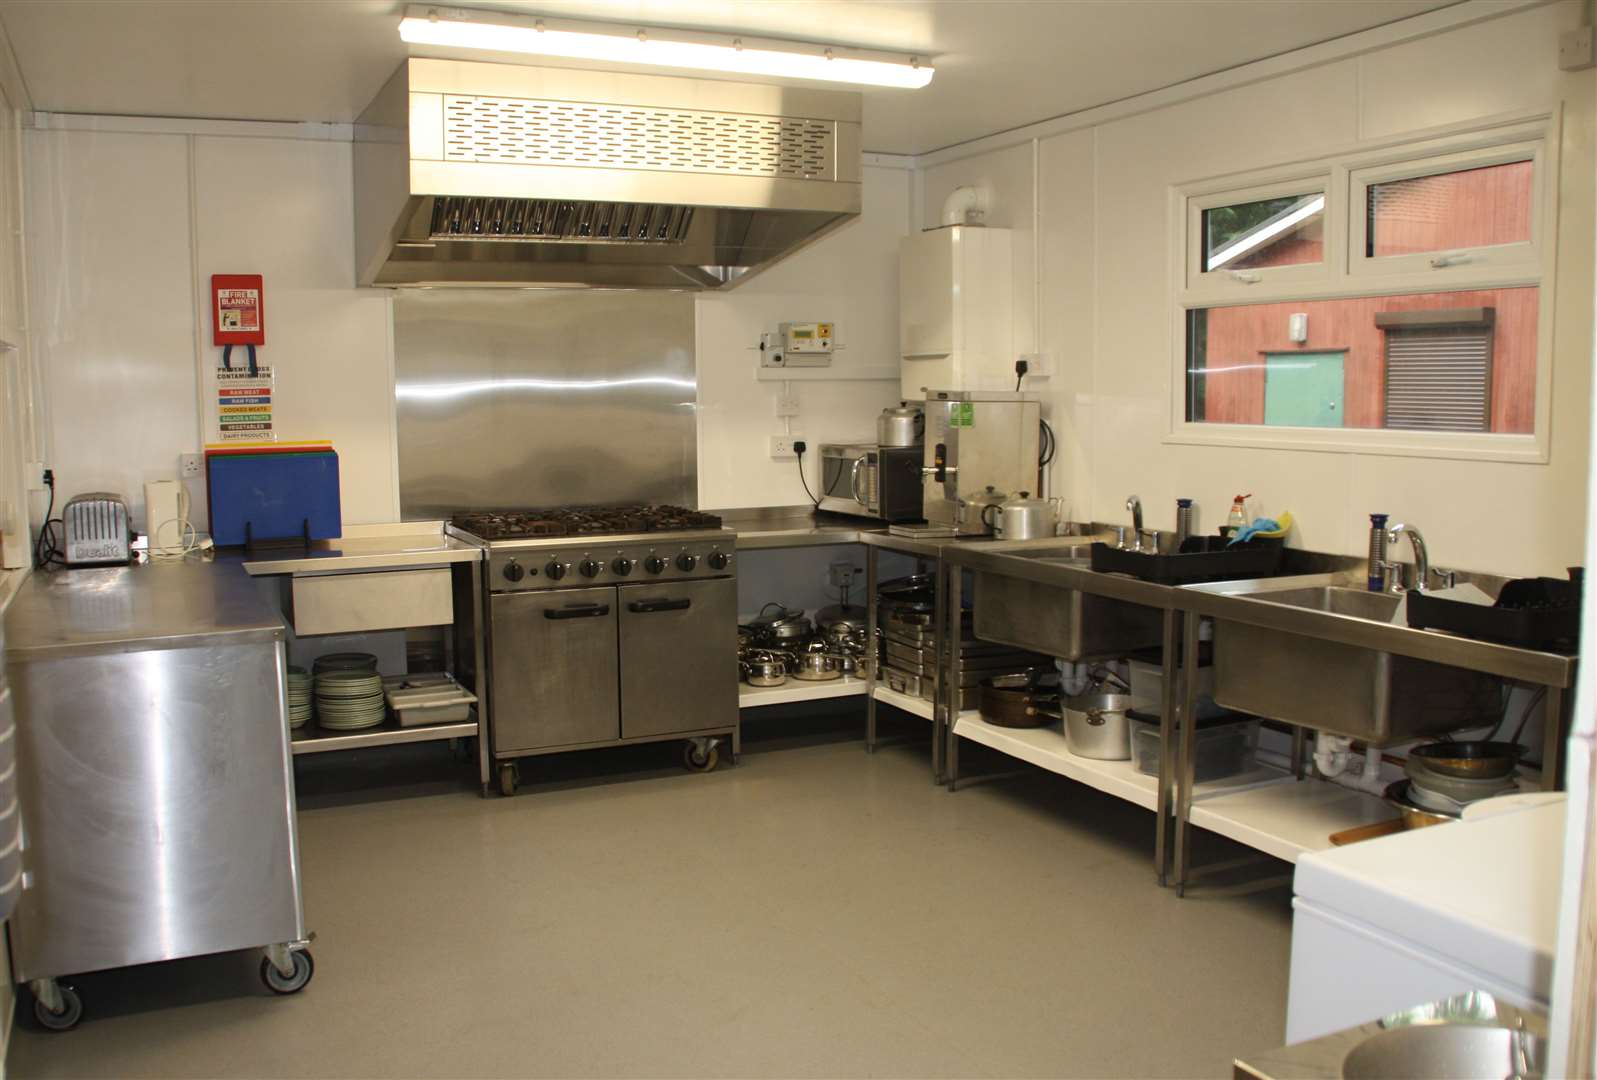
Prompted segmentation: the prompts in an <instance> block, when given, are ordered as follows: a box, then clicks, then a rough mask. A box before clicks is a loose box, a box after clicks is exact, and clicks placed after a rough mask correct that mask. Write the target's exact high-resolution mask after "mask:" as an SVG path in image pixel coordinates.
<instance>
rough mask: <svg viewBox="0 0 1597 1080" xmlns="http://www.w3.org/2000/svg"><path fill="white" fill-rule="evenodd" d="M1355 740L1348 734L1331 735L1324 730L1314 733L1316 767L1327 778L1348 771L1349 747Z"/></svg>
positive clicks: (1332, 778)
mask: <svg viewBox="0 0 1597 1080" xmlns="http://www.w3.org/2000/svg"><path fill="white" fill-rule="evenodd" d="M1352 744H1353V740H1352V739H1350V738H1348V737H1347V736H1346V735H1331V734H1327V733H1326V732H1324V731H1317V732H1315V733H1314V767H1315V768H1317V769H1319V770H1320V775H1321V776H1323V777H1325V778H1326V779H1327V780H1334V779H1335V778H1336V777H1338V776H1341V775H1342V774H1343V773H1344V772H1346V771H1347V758H1348V747H1349V746H1351V745H1352Z"/></svg>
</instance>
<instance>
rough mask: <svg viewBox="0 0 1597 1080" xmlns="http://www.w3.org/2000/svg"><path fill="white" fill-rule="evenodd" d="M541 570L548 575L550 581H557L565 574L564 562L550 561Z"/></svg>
mask: <svg viewBox="0 0 1597 1080" xmlns="http://www.w3.org/2000/svg"><path fill="white" fill-rule="evenodd" d="M543 572H544V573H546V574H548V575H549V580H550V581H559V580H560V579H561V578H563V577H565V576H566V564H565V563H558V562H552V563H550V564H549V565H548V566H546V567H544V568H543Z"/></svg>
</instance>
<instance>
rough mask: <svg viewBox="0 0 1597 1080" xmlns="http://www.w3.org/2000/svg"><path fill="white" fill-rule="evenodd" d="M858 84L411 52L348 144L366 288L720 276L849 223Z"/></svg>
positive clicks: (664, 284) (713, 279)
mask: <svg viewBox="0 0 1597 1080" xmlns="http://www.w3.org/2000/svg"><path fill="white" fill-rule="evenodd" d="M859 180H860V151H859V95H858V94H855V93H847V92H840V91H818V90H808V89H804V90H795V89H790V88H784V87H776V86H755V85H745V84H740V83H726V82H712V81H707V80H698V79H681V78H670V77H662V76H652V75H622V74H612V73H602V72H590V71H576V70H566V69H545V68H529V67H516V66H511V65H499V64H482V63H465V62H460V61H445V60H410V61H407V62H406V63H405V64H404V65H403V66H402V67H401V68H400V70H399V71H398V72H397V73H396V74H395V76H394V77H393V79H391V80H390V81H389V83H388V85H387V86H386V87H384V89H383V90H382V92H381V93H380V94H379V95H378V96H377V99H376V100H375V101H373V102H372V104H371V106H370V107H368V108H367V110H366V112H365V113H363V114H362V116H361V119H360V122H359V125H358V127H357V133H356V144H355V224H356V259H357V267H358V273H359V278H360V283H361V284H363V285H388V286H406V285H429V286H438V285H473V286H481V285H505V286H523V287H525V286H588V287H611V288H719V287H722V286H724V285H727V284H730V283H733V282H736V281H738V280H741V279H742V278H744V277H747V276H748V275H749V274H750V273H752V272H754V271H756V270H758V269H760V268H762V267H764V266H767V265H769V264H770V263H772V262H774V261H776V260H777V259H779V258H780V257H782V256H783V255H785V254H787V253H789V252H790V251H792V250H794V249H796V248H798V247H800V246H802V245H803V244H805V243H807V242H809V241H810V240H812V239H814V238H815V237H817V236H819V235H821V234H823V233H825V232H827V231H829V230H830V229H832V228H835V227H836V226H837V225H839V224H842V223H843V222H846V221H848V220H850V219H851V218H853V217H855V216H857V215H858V213H859V206H860V189H859Z"/></svg>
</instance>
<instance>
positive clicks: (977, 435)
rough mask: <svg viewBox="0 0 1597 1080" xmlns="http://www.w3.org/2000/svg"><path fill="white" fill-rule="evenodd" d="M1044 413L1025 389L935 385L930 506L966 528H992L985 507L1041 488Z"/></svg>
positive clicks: (929, 413)
mask: <svg viewBox="0 0 1597 1080" xmlns="http://www.w3.org/2000/svg"><path fill="white" fill-rule="evenodd" d="M1040 420H1041V413H1040V410H1039V407H1038V404H1037V402H1035V401H1028V400H1026V397H1025V395H1023V394H1019V393H1007V392H1004V391H992V390H973V391H963V390H927V391H926V436H925V438H926V443H925V457H924V462H925V463H924V465H923V466H922V468H921V474H922V485H923V486H922V495H921V502H922V512H923V513H924V514H925V517H926V521H927V523H928V524H930V525H934V526H942V527H944V528H952V529H954V530H956V531H957V532H958V533H959V534H960V535H976V534H980V533H985V532H987V531H988V528H987V525H986V524H984V523H983V521H982V511H983V509H985V508H986V507H987V506H988V505H990V504H993V503H995V502H998V501H999V500H1001V499H1003V498H1004V497H1005V496H1006V495H1011V494H1014V493H1015V492H1017V491H1035V490H1037V470H1038V449H1039V444H1040V424H1039V421H1040Z"/></svg>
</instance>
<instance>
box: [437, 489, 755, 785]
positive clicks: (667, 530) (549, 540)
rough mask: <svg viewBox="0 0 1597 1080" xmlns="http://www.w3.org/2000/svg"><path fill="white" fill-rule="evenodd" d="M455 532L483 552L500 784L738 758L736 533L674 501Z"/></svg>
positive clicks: (482, 517)
mask: <svg viewBox="0 0 1597 1080" xmlns="http://www.w3.org/2000/svg"><path fill="white" fill-rule="evenodd" d="M449 532H450V533H451V534H452V535H454V536H456V537H458V538H460V539H462V540H466V541H469V542H472V543H475V544H478V545H480V546H482V547H484V548H486V549H487V571H486V573H485V574H484V575H483V579H484V582H485V585H484V588H485V590H486V593H487V595H486V597H484V605H485V607H486V610H487V618H486V619H485V620H484V622H485V627H484V632H485V638H486V641H485V645H486V648H485V658H486V661H487V667H488V700H489V707H488V731H489V741H490V743H491V749H492V753H493V758H494V761H495V762H496V763H497V764H498V767H499V788H500V791H501V792H502V793H503V794H506V795H509V794H513V793H514V792H515V789H516V784H517V782H518V780H519V776H518V773H517V769H516V764H515V759H517V758H520V757H530V756H533V755H536V754H549V753H559V752H561V751H565V750H581V749H587V748H590V747H596V746H614V745H618V744H622V743H632V742H658V741H662V740H666V739H684V740H686V741H687V746H686V752H685V760H686V762H687V764H688V766H689V767H690V768H694V769H704V770H708V769H711V768H714V766H715V763H716V760H717V757H718V751H717V749H716V744H717V743H718V742H719V741H720V740H719V737H721V736H729V737H730V738H731V741H732V758H733V760H734V761H736V760H737V757H738V754H739V753H740V751H741V749H742V747H741V738H740V733H739V728H738V672H737V660H736V657H737V582H736V580H735V578H734V573H735V566H736V558H735V556H736V550H735V548H736V534H735V533H732V532H730V531H727V530H723V529H722V528H721V521H720V519H719V518H717V517H715V516H713V515H710V514H700V513H697V512H695V511H692V510H683V509H681V508H679V507H672V506H643V507H606V508H599V509H572V510H533V511H513V512H502V513H468V514H459V515H456V516H455V517H454V518H452V519H451V521H450V524H449Z"/></svg>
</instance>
